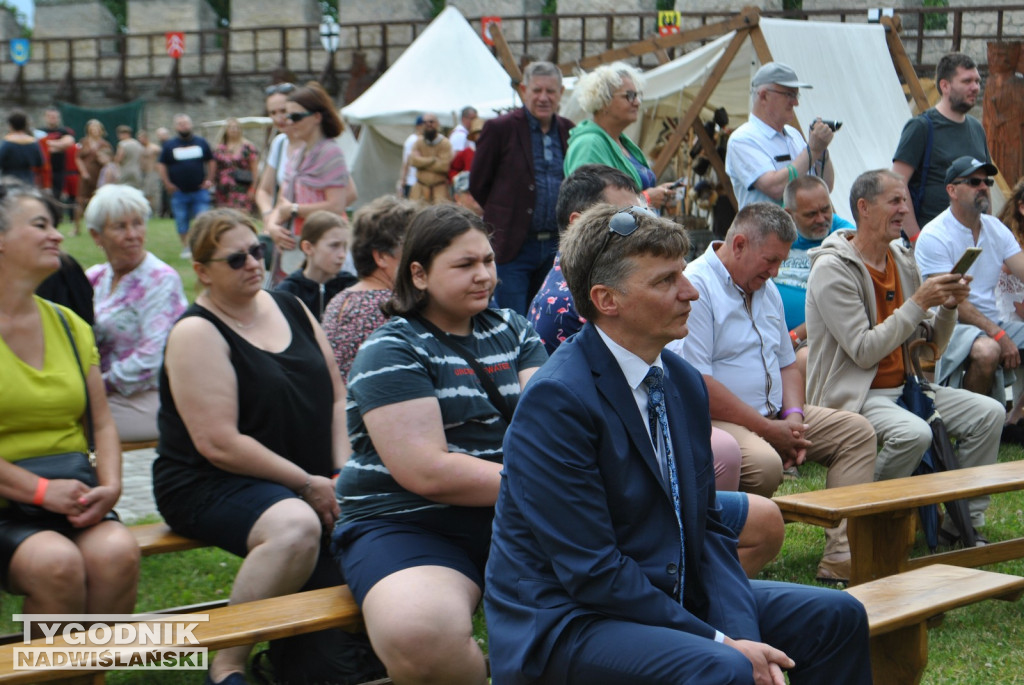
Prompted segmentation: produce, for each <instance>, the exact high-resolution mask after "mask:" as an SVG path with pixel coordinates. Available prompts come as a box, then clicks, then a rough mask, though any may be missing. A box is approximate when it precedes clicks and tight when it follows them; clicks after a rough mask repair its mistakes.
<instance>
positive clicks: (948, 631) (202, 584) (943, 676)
mask: <svg viewBox="0 0 1024 685" xmlns="http://www.w3.org/2000/svg"><path fill="white" fill-rule="evenodd" d="M62 228H65V229H66V228H67V226H66V225H65V226H62ZM147 245H148V247H149V249H150V250H151V251H152V252H153V253H154V254H156V255H157V256H158V257H160V258H161V259H163V260H164V261H165V262H167V263H168V264H170V265H171V266H174V267H175V268H177V269H178V271H179V272H180V273H181V275H182V280H183V282H184V284H185V289H186V293H187V294H188V295H189V299H192V298H193V297H194V295H195V293H194V284H195V275H194V274H193V272H192V269H191V264H190V263H188V262H187V261H186V260H183V259H181V258H179V257H178V253H179V251H180V243H179V242H178V237H177V235H176V233H175V231H174V224H173V222H172V221H170V220H167V219H163V220H153V221H151V222H150V227H149V234H148V238H147ZM64 247H65V249H67V251H68V252H70V253H71V254H72V255H74V256H75V257H76V258H77V259H78V260H79V261H80V262H81V263H82V266H83V267H88V266H90V265H92V264H95V263H97V262H99V261H102V254H101V253H100V251H99V250H98V249H97V248H96V247H95V245H94V244H93V242H92V240H91V239H90V238H89V237H88V236H81V237H77V238H69V239H68V240H67V241H66V242H65V244H64ZM999 457H1000V461H1010V460H1016V459H1021V458H1024V451H1022V450H1021V449H1020V448H1018V447H1016V446H1003V447H1002V448H1001V449H1000V453H999ZM801 474H802V476H801V478H800V479H798V480H795V481H787V482H786V483H784V484H783V486H782V488H781V491H780V494H786V493H791V492H804V491H807V490H817V489H821V488H824V486H825V470H824V469H823V468H821V467H820V466H817V465H815V464H808V465H805V466H802V467H801ZM987 519H988V523H987V525H986V527H985V530H984V534H985V535H986V536H987V537H988V538H989V539H990V540H993V541H997V540H1006V539H1010V538H1015V537H1021V536H1024V492H1013V493H1006V494H1000V495H996V496H994V497H993V498H992V505H991V507H990V508H989V511H988V515H987ZM823 545H824V536H823V533H822V530H821V529H820V528H818V527H815V526H809V525H804V524H799V523H794V524H790V525H789V526H787V527H786V542H785V544H784V545H783V547H782V551H781V552H780V553H779V556H778V558H776V559H775V561H773V562H772V563H770V564H768V566H767V567H765V569H764V571H763V573H762V576H761V577H762V578H765V579H770V580H782V581H789V582H795V583H804V584H814V583H815V581H814V575H815V571H816V568H817V564H818V559H819V557H820V556H821V551H822V547H823ZM915 553H924V546H923V544H919V545H918V549H917V550H916V552H915ZM238 565H239V560H238V559H237V558H235V557H233V556H231V555H229V554H227V553H226V552H222V551H220V550H215V549H200V550H191V551H188V552H178V553H174V554H164V555H159V556H156V557H149V558H146V559H143V561H142V579H141V582H140V585H139V600H138V610H139V611H148V610H152V609H158V608H162V607H170V606H181V605H187V604H192V603H196V602H203V601H209V600H214V599H220V598H223V597H224V596H226V595H227V594H228V593H229V592H230V590H231V583H232V580H233V578H234V575H235V573H236V571H237V569H238ZM987 568H988V569H989V570H993V571H999V572H1002V573H1011V574H1014V575H1024V560H1017V561H1011V562H1005V563H1001V564H994V565H992V566H990V567H987ZM20 606H21V601H20V599H19V598H14V597H10V596H6V595H5V596H3V597H2V599H0V608H2V613H0V617H3V618H5V619H6V620H5V621H2V622H0V632H15V631H17V630H19V629H20V625H14V624H13V623H12V622H11V621H10V619H9V617H10V615H11V614H12V613H16V612H17V611H18V610H20ZM1022 616H1024V605H1022V604H1021V602H1013V603H1010V602H997V601H987V602H982V603H980V604H975V605H973V606H970V607H966V608H963V609H958V610H956V611H952V612H950V613H949V614H948V615H947V616H946V618H945V620H944V621H943V622H942V624H941V625H939V626H937V627H935V628H933V629H932V630H930V631H929V633H928V644H929V660H928V668H927V670H926V671H925V675H924V679H923V681H922V682H923V683H924V684H925V685H977V684H979V683H985V684H1009V683H1024V668H1022V665H1024V621H1022ZM474 625H475V626H476V634H477V637H478V639H479V640H481V642H482V644H486V634H487V629H486V625H485V622H484V618H483V615H482V612H478V613H477V617H476V620H475V622H474ZM202 678H203V675H202V674H201V673H194V672H181V671H177V672H157V671H145V672H142V671H138V672H121V673H114V674H111V675H110V678H109V681H110V682H111V683H115V684H128V683H132V684H134V683H140V684H141V683H158V684H160V685H164V684H166V685H171V684H179V683H180V684H185V683H199V682H201V681H202Z"/></svg>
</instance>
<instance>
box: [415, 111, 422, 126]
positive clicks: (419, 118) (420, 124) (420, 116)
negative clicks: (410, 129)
mask: <svg viewBox="0 0 1024 685" xmlns="http://www.w3.org/2000/svg"><path fill="white" fill-rule="evenodd" d="M416 125H417V126H422V125H423V115H422V114H421V115H419V116H418V117H416Z"/></svg>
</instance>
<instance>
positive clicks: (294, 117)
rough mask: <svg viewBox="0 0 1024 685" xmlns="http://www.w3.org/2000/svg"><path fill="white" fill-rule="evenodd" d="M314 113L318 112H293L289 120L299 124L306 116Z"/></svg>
mask: <svg viewBox="0 0 1024 685" xmlns="http://www.w3.org/2000/svg"><path fill="white" fill-rule="evenodd" d="M314 114H316V112H292V113H290V114H289V115H288V121H290V122H292V123H293V124H297V123H299V122H300V121H302V120H303V119H305V118H306V117H311V116H313V115H314Z"/></svg>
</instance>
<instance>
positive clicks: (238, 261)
mask: <svg viewBox="0 0 1024 685" xmlns="http://www.w3.org/2000/svg"><path fill="white" fill-rule="evenodd" d="M265 252H266V249H265V248H264V246H263V243H255V244H253V245H252V246H251V247H249V249H248V250H246V251H245V252H232V253H231V254H229V255H228V256H227V257H217V258H215V259H210V260H208V261H211V262H225V263H226V264H227V265H228V266H230V267H231V268H232V269H234V270H235V271H238V270H239V269H241V268H242V267H243V266H245V263H246V261H248V259H249V257H250V256H252V258H253V259H255V260H256V261H257V262H259V263H260V264H262V263H263V255H264V253H265Z"/></svg>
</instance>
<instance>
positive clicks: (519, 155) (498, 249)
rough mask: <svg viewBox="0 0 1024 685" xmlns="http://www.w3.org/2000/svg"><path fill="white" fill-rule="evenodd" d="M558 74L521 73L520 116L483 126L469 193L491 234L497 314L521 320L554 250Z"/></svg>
mask: <svg viewBox="0 0 1024 685" xmlns="http://www.w3.org/2000/svg"><path fill="white" fill-rule="evenodd" d="M562 91H563V88H562V72H560V71H559V70H558V67H556V66H555V65H554V64H551V63H550V62H533V63H532V64H530V65H529V66H528V67H526V70H525V71H524V72H523V82H522V84H520V86H519V93H520V95H521V96H522V98H523V104H524V106H523V108H522V109H517V110H515V111H514V112H510V113H509V114H505V115H504V116H500V117H498V118H497V119H492V120H491V121H488V122H487V123H486V124H484V130H483V132H482V133H481V134H480V140H479V141H478V142H477V144H476V155H475V156H474V157H473V168H472V172H471V173H470V181H469V190H470V193H472V195H473V197H474V198H476V201H477V202H479V203H480V206H481V207H483V208H484V221H486V222H487V223H489V224H491V226H493V227H494V236H493V237H492V241H493V244H494V254H495V258H496V260H497V263H498V278H499V280H500V282H499V284H498V288H497V290H495V293H494V296H495V298H496V299H497V301H498V306H500V307H508V308H510V309H514V310H515V311H517V312H519V313H520V314H526V309H527V307H528V306H529V303H530V298H532V297H533V294H534V293H535V292H536V291H537V288H539V287H540V284H541V282H542V281H543V280H544V276H545V275H546V274H547V272H548V269H549V268H550V267H551V262H552V260H553V259H554V256H555V250H557V249H558V226H557V224H556V223H555V202H556V201H557V199H558V187H559V186H560V185H561V183H562V178H563V177H564V172H563V171H562V162H563V160H564V159H565V149H566V146H567V145H568V140H569V129H570V128H572V125H573V124H572V122H571V121H569V120H568V119H566V118H564V117H560V116H558V114H557V113H556V112H557V111H558V103H559V101H560V100H561V99H562Z"/></svg>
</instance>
